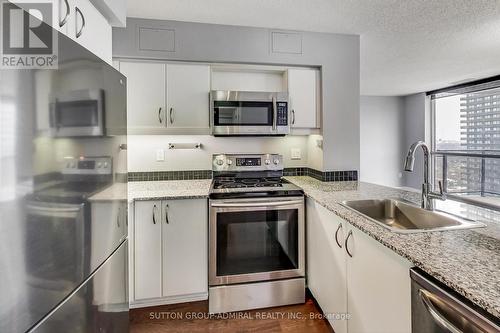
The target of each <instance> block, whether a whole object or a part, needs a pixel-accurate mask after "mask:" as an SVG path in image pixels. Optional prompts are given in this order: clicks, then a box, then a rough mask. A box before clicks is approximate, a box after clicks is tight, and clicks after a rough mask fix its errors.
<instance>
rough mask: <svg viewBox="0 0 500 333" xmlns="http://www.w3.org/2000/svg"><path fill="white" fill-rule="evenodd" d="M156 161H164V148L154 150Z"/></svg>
mask: <svg viewBox="0 0 500 333" xmlns="http://www.w3.org/2000/svg"><path fill="white" fill-rule="evenodd" d="M156 161H157V162H163V161H165V150H163V149H157V150H156Z"/></svg>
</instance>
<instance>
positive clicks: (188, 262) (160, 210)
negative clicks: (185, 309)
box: [131, 199, 208, 307]
mask: <svg viewBox="0 0 500 333" xmlns="http://www.w3.org/2000/svg"><path fill="white" fill-rule="evenodd" d="M134 205H135V207H134V209H135V213H134V231H133V244H134V253H133V255H134V262H133V264H132V265H131V267H133V269H131V272H133V279H134V285H133V289H134V293H133V294H134V296H133V299H132V300H131V303H132V306H133V307H139V306H148V305H158V304H168V303H178V302H187V301H193V300H201V299H206V298H207V296H208V280H207V279H208V270H207V266H208V262H207V258H208V247H207V246H208V245H207V238H208V213H207V201H206V199H179V200H156V201H137V202H135V203H134Z"/></svg>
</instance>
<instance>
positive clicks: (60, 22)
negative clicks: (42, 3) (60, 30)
mask: <svg viewBox="0 0 500 333" xmlns="http://www.w3.org/2000/svg"><path fill="white" fill-rule="evenodd" d="M59 3H61V1H59ZM64 4H65V5H66V15H64V18H63V19H62V20H61V18H59V27H62V26H63V25H65V24H66V22H67V21H68V17H69V11H70V8H69V3H68V0H64ZM59 14H60V13H59Z"/></svg>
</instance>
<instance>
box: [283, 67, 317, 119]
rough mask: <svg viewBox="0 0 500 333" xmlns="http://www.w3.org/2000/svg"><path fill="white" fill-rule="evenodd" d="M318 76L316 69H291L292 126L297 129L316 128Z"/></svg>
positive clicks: (289, 74)
mask: <svg viewBox="0 0 500 333" xmlns="http://www.w3.org/2000/svg"><path fill="white" fill-rule="evenodd" d="M318 76H319V71H318V70H314V69H289V70H288V93H289V97H290V124H291V126H292V127H297V128H316V127H318V125H317V113H318V101H317V100H318V87H317V85H318V81H319V80H318Z"/></svg>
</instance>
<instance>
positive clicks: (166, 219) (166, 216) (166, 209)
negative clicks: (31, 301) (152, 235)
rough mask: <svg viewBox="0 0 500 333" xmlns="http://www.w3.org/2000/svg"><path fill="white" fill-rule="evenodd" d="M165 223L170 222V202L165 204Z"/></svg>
mask: <svg viewBox="0 0 500 333" xmlns="http://www.w3.org/2000/svg"><path fill="white" fill-rule="evenodd" d="M165 223H167V224H170V221H169V220H168V204H166V205H165Z"/></svg>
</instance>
